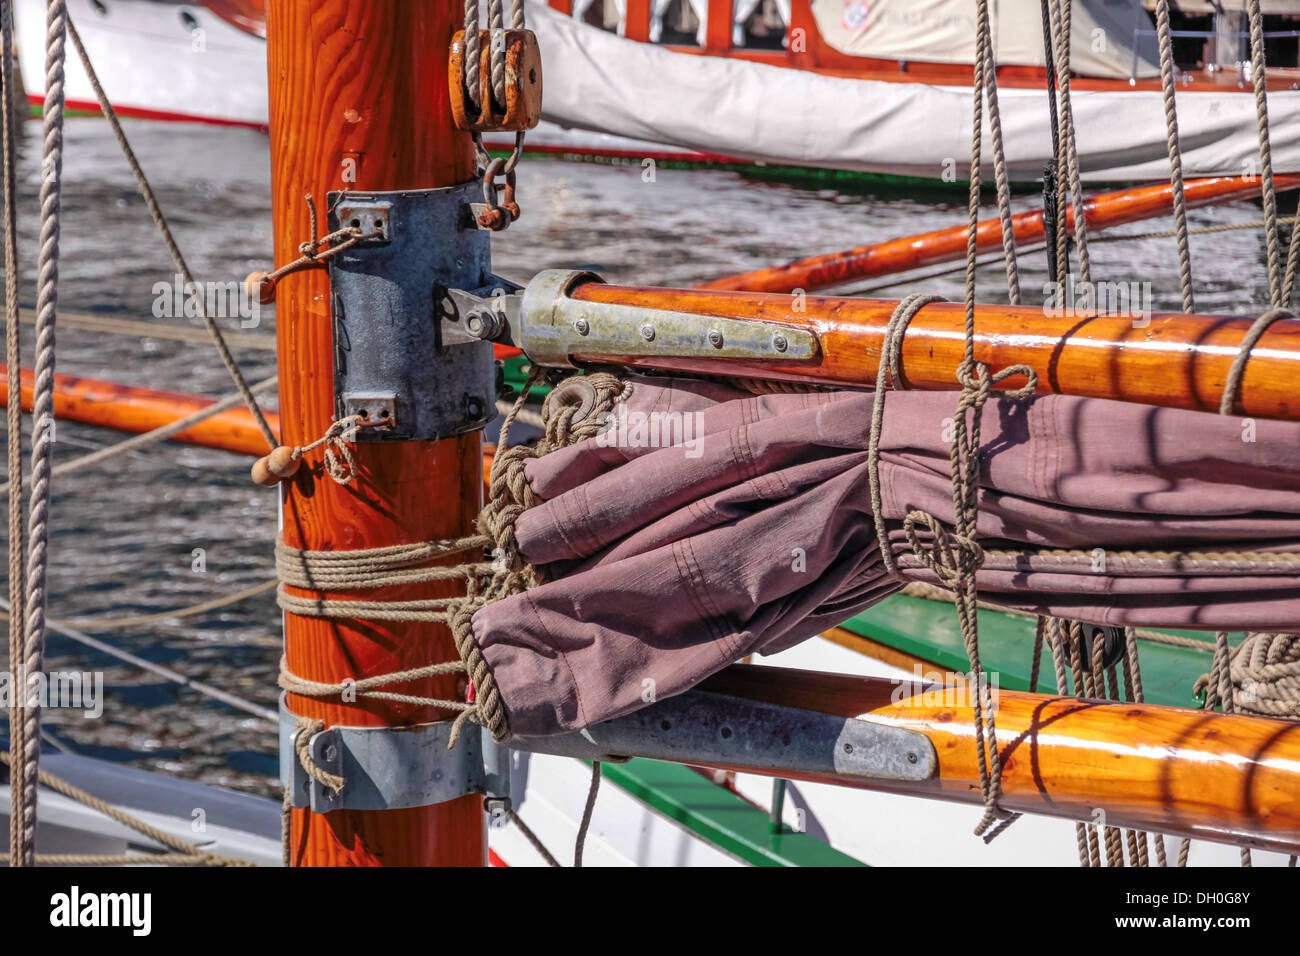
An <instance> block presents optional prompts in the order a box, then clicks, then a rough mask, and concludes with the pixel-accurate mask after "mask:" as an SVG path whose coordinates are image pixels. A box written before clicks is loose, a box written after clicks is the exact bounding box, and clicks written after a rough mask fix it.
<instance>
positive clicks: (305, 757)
mask: <svg viewBox="0 0 1300 956" xmlns="http://www.w3.org/2000/svg"><path fill="white" fill-rule="evenodd" d="M324 729H325V721H323V720H313V719H312V718H310V717H299V718H298V721H297V723H295V724H294V727H293V753H294V756H296V757H297V758H298V763H300V764H301V765H302V769H303V770H305V771H307V776H309V777H311V778H312V779H313V780H315V781H316V782H317V783H319V784H320V785H321V786H323V787H325V788H326V789H328V790H330V791H331V792H332V793H342V791H343V778H342V777H340V776H339V775H338V774H334V773H329V772H328V771H326V770H324V769H322V768H321V767H320V765H318V764H317V763H316V761H315V760H313V759H312V756H311V739H312V737H314V736H316V734H318V733H320V732H321V731H322V730H324Z"/></svg>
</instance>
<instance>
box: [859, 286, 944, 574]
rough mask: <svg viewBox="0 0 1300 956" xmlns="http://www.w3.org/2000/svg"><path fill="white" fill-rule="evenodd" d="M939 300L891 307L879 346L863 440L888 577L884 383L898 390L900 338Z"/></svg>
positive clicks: (892, 570) (918, 297) (917, 299)
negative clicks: (883, 487) (883, 494)
mask: <svg viewBox="0 0 1300 956" xmlns="http://www.w3.org/2000/svg"><path fill="white" fill-rule="evenodd" d="M942 299H943V296H939V295H924V294H921V293H913V294H912V295H909V296H907V297H906V298H904V299H903V300H902V301H900V302H899V303H898V305H897V306H896V307H895V308H894V314H893V315H891V316H890V317H889V324H888V325H886V326H885V338H884V341H883V342H882V343H881V346H880V361H879V363H878V364H877V366H876V391H875V394H874V395H873V396H872V402H871V432H870V435H869V437H868V439H867V483H868V485H869V487H870V491H871V515H872V520H873V521H874V522H875V526H876V541H877V543H878V544H879V547H880V560H881V562H882V563H883V564H884V566H885V571H886V573H888V574H889V575H890V576H892V577H898V576H899V572H898V567H897V565H896V564H895V562H894V553H893V549H892V548H891V547H890V544H889V531H888V529H887V528H886V527H885V517H884V510H885V509H884V504H883V502H882V500H881V492H880V489H881V485H880V435H881V429H882V428H883V427H884V422H885V395H886V394H888V390H887V388H886V385H887V384H891V385H892V386H893V388H895V389H898V388H900V387H901V385H902V352H903V336H904V335H905V334H906V332H907V327H908V325H909V324H911V321H912V319H914V318H916V314H917V313H918V312H920V311H921V309H923V308H925V307H926V306H927V305H929V304H930V303H931V302H938V301H941V300H942Z"/></svg>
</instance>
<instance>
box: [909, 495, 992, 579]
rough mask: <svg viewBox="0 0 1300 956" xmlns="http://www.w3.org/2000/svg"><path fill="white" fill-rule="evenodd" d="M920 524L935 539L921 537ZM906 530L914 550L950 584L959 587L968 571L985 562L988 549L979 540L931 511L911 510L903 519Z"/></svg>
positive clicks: (922, 560)
mask: <svg viewBox="0 0 1300 956" xmlns="http://www.w3.org/2000/svg"><path fill="white" fill-rule="evenodd" d="M917 525H924V526H925V528H926V530H927V531H929V532H930V534H931V536H932V540H931V541H929V542H928V543H927V542H925V541H922V540H921V537H920V535H919V534H918V533H917ZM903 531H904V533H905V534H906V535H907V541H908V544H910V545H911V546H912V552H913V553H914V554H915V555H916V556H917V557H918V558H920V560H921V562H922V563H923V564H924V565H925V566H926V567H927V568H929V569H930V570H931V571H933V572H934V575H935V577H937V578H938V579H939V581H940V582H941V583H942V584H943V585H944V586H946V587H949V588H956V587H957V585H958V583H959V582H961V580H962V579H963V578H964V577H965V576H966V575H968V574H972V573H974V572H975V571H976V570H978V569H979V568H980V566H981V565H983V564H984V549H983V548H982V547H980V545H979V542H977V541H975V540H974V539H972V538H970V537H969V536H967V535H963V534H957V533H955V532H952V531H949V530H948V529H947V528H945V527H944V526H943V522H941V521H940V520H939V519H938V518H936V517H935V516H934V515H932V514H930V513H929V512H927V511H911V512H908V514H907V517H906V518H904V519H903Z"/></svg>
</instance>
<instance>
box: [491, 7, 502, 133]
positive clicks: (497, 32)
mask: <svg viewBox="0 0 1300 956" xmlns="http://www.w3.org/2000/svg"><path fill="white" fill-rule="evenodd" d="M504 17H505V13H504V10H503V4H502V0H488V66H489V68H490V69H491V71H492V96H493V97H494V98H495V99H496V102H497V106H499V107H500V108H501V109H503V110H504V109H505V105H506V34H505V20H504Z"/></svg>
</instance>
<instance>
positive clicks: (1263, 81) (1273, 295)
mask: <svg viewBox="0 0 1300 956" xmlns="http://www.w3.org/2000/svg"><path fill="white" fill-rule="evenodd" d="M1247 14H1248V19H1249V20H1250V62H1251V79H1253V80H1254V82H1255V121H1256V125H1257V126H1258V127H1259V175H1260V180H1261V182H1260V186H1261V187H1262V192H1263V200H1264V219H1265V221H1266V222H1267V223H1268V228H1267V229H1266V230H1265V232H1264V244H1265V248H1266V250H1267V253H1268V289H1269V302H1270V304H1271V305H1272V306H1273V308H1275V309H1276V308H1280V307H1281V306H1282V305H1283V299H1282V251H1281V248H1280V245H1279V239H1278V233H1277V194H1276V193H1275V192H1274V190H1273V151H1272V148H1271V146H1270V144H1269V134H1268V83H1267V77H1266V76H1265V64H1264V17H1263V15H1262V14H1261V13H1260V8H1259V0H1250V3H1249V4H1248V5H1247Z"/></svg>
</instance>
